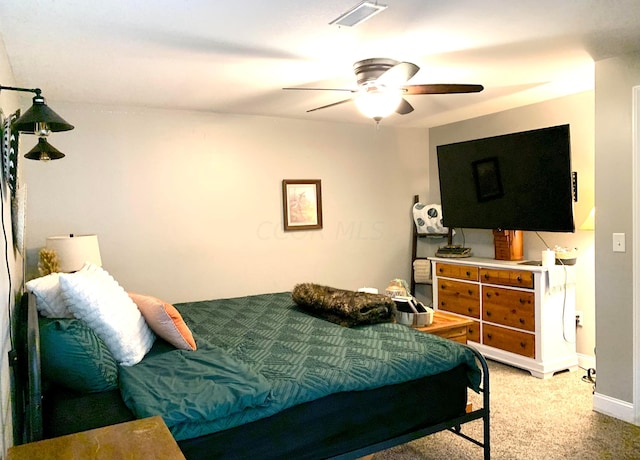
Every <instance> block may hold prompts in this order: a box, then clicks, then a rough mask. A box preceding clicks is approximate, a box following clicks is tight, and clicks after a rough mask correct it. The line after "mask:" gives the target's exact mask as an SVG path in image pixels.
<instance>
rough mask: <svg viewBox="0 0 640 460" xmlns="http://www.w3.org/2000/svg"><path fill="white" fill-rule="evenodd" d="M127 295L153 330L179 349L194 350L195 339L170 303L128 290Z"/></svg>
mask: <svg viewBox="0 0 640 460" xmlns="http://www.w3.org/2000/svg"><path fill="white" fill-rule="evenodd" d="M129 297H131V299H132V300H133V301H134V302H135V304H136V305H137V306H138V310H140V313H142V316H143V317H144V319H145V320H146V322H147V324H148V325H149V327H150V328H151V330H152V331H153V332H155V333H156V334H157V335H158V336H160V337H162V338H163V339H165V340H166V341H167V342H169V343H170V344H171V345H173V346H174V347H176V348H180V349H181V350H195V349H196V341H195V340H194V339H193V334H192V333H191V330H190V329H189V326H187V324H186V323H185V322H184V320H183V319H182V315H180V312H179V311H178V310H176V307H174V306H173V305H171V304H170V303H167V302H164V301H162V300H160V299H157V298H155V297H151V296H148V295H142V294H134V293H133V292H129Z"/></svg>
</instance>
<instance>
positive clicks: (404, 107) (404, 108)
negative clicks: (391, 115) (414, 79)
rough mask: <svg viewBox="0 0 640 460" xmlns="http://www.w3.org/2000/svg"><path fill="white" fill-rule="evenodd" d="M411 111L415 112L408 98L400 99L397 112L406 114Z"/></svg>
mask: <svg viewBox="0 0 640 460" xmlns="http://www.w3.org/2000/svg"><path fill="white" fill-rule="evenodd" d="M411 112H413V106H412V105H411V104H409V103H408V102H407V101H406V99H402V100H401V101H400V105H399V106H398V108H397V109H396V113H399V114H400V115H406V114H408V113H411Z"/></svg>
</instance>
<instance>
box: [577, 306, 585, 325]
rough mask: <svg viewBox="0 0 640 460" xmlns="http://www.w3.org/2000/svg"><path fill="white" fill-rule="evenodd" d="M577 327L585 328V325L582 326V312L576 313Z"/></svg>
mask: <svg viewBox="0 0 640 460" xmlns="http://www.w3.org/2000/svg"><path fill="white" fill-rule="evenodd" d="M576 326H580V327H582V326H584V324H582V312H581V311H580V310H577V311H576Z"/></svg>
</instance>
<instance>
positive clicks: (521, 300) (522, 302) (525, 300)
mask: <svg viewBox="0 0 640 460" xmlns="http://www.w3.org/2000/svg"><path fill="white" fill-rule="evenodd" d="M520 303H521V304H522V305H524V304H525V303H527V299H523V298H522V297H520Z"/></svg>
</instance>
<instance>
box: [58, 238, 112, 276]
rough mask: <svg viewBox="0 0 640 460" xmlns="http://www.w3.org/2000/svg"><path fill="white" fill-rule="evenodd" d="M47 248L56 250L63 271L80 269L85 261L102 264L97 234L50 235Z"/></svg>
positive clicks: (68, 271) (69, 271)
mask: <svg viewBox="0 0 640 460" xmlns="http://www.w3.org/2000/svg"><path fill="white" fill-rule="evenodd" d="M47 249H53V250H54V251H56V255H57V256H58V263H59V265H60V271H61V272H66V273H71V272H75V271H78V270H80V269H81V268H82V266H83V265H84V264H85V262H91V263H92V264H94V265H98V266H100V267H101V266H102V259H101V258H100V246H99V245H98V236H97V235H68V236H50V237H48V238H47Z"/></svg>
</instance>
